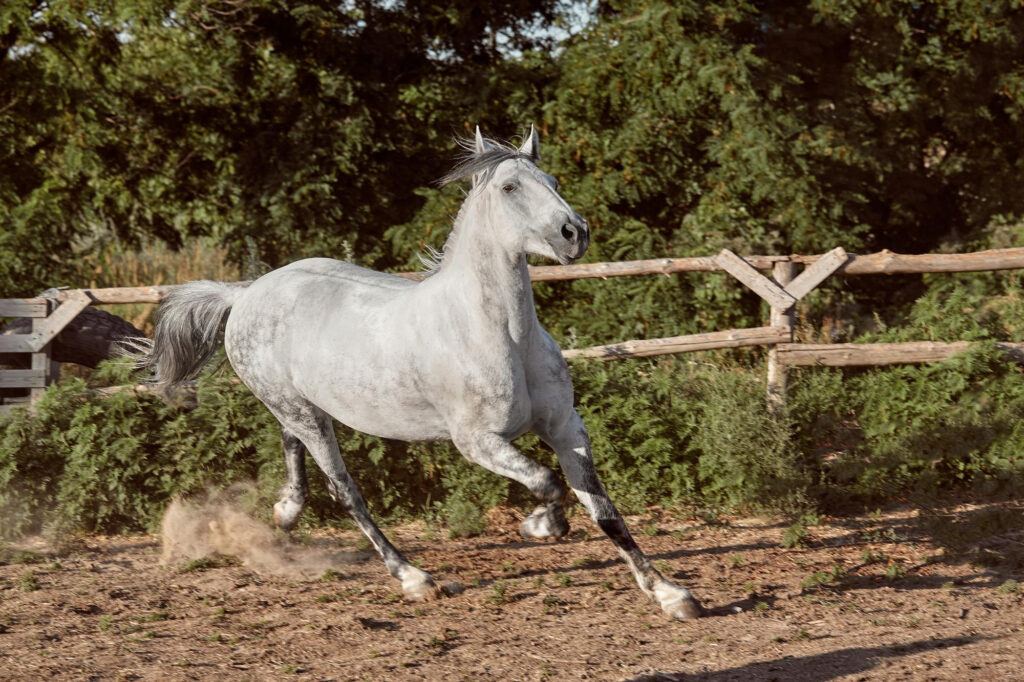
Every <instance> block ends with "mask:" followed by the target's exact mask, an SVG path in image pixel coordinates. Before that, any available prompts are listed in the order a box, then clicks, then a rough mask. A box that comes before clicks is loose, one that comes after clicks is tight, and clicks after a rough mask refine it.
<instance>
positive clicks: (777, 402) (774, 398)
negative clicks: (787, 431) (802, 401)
mask: <svg viewBox="0 0 1024 682" xmlns="http://www.w3.org/2000/svg"><path fill="white" fill-rule="evenodd" d="M796 271H797V265H796V263H793V262H791V261H779V262H777V263H775V265H774V266H772V278H773V279H774V280H775V282H776V283H777V284H778V285H779V286H781V287H785V286H786V285H787V284H789V283H790V282H792V281H793V279H794V278H795V277H796ZM794 311H795V306H792V305H791V306H789V307H788V308H776V307H775V306H772V313H771V322H770V323H769V324H770V325H771V326H772V327H786V328H787V329H789V342H790V343H792V342H793V324H794V321H795V319H796V316H795V314H794ZM787 382H788V377H787V375H786V366H785V365H783V364H782V363H780V362H779V358H778V350H777V349H776V347H775V346H774V345H772V346H770V347H769V348H768V382H767V383H768V406H769V407H770V408H771V409H773V410H775V411H776V412H779V411H781V410H782V408H783V407H785V405H786V384H787Z"/></svg>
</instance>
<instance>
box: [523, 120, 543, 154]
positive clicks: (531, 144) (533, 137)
mask: <svg viewBox="0 0 1024 682" xmlns="http://www.w3.org/2000/svg"><path fill="white" fill-rule="evenodd" d="M519 153H520V154H525V155H526V156H529V157H530V158H531V159H533V160H534V161H540V138H539V137H538V136H537V129H536V128H534V127H533V124H532V123H531V124H530V134H529V135H527V136H526V141H525V142H523V146H522V147H520V148H519Z"/></svg>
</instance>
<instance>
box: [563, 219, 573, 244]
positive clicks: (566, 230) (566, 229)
mask: <svg viewBox="0 0 1024 682" xmlns="http://www.w3.org/2000/svg"><path fill="white" fill-rule="evenodd" d="M562 236H563V237H565V241H567V242H574V241H576V228H575V227H573V226H572V225H569V224H568V223H566V224H565V225H562Z"/></svg>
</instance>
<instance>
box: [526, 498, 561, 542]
mask: <svg viewBox="0 0 1024 682" xmlns="http://www.w3.org/2000/svg"><path fill="white" fill-rule="evenodd" d="M519 532H520V533H521V534H522V536H523V537H524V538H527V539H531V538H533V539H538V540H543V539H545V538H555V539H558V538H562V537H565V536H566V535H567V534H568V533H569V522H568V521H567V520H566V519H565V510H564V509H563V508H562V505H561V504H559V503H557V502H552V503H551V504H549V505H547V506H544V507H537V509H535V510H534V512H533V513H532V514H530V515H529V516H527V517H526V518H525V519H523V525H521V526H520V527H519Z"/></svg>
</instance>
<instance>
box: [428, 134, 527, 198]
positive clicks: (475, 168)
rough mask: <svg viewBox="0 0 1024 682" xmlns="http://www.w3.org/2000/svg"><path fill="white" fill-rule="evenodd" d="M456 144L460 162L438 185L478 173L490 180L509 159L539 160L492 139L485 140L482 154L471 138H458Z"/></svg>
mask: <svg viewBox="0 0 1024 682" xmlns="http://www.w3.org/2000/svg"><path fill="white" fill-rule="evenodd" d="M455 142H456V144H458V146H459V148H460V149H461V150H462V151H461V153H460V154H459V155H458V159H459V161H458V163H457V164H456V165H455V168H453V169H451V171H449V172H448V174H446V175H445V176H444V177H442V178H441V179H440V180H439V181H438V184H439V185H440V186H442V187H443V186H445V185H447V184H450V183H452V182H458V181H459V180H464V179H466V178H469V177H472V176H474V175H476V174H478V173H483V174H484V178H485V179H487V178H490V176H491V173H493V172H494V169H495V168H497V167H498V165H499V164H500V163H501V162H503V161H508V160H509V159H524V160H526V161H529V162H531V163H536V162H537V159H535V158H533V157H532V156H531V155H529V154H524V153H523V152H521V151H519V149H517V148H516V147H514V146H512V145H510V144H508V143H506V142H500V141H498V140H492V139H490V138H486V139H485V140H484V143H485V144H484V150H483V151H482V152H478V151H477V150H476V140H474V139H473V138H471V137H456V138H455Z"/></svg>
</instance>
